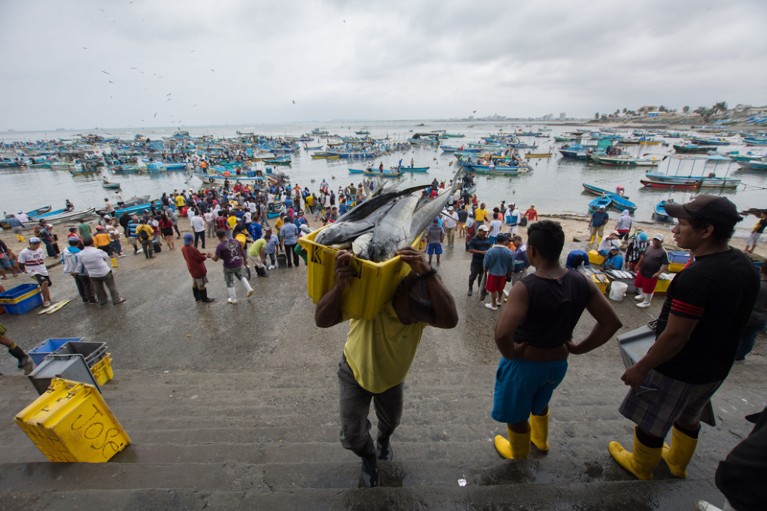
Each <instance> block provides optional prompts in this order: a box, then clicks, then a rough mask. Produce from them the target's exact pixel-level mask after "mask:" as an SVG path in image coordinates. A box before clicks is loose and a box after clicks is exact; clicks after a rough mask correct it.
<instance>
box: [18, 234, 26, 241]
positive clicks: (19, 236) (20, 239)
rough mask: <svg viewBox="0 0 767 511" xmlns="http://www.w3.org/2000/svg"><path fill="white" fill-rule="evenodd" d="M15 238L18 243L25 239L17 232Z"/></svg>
mask: <svg viewBox="0 0 767 511" xmlns="http://www.w3.org/2000/svg"><path fill="white" fill-rule="evenodd" d="M16 239H17V240H18V241H19V243H24V242H25V241H27V240H26V238H24V236H22V235H21V234H17V235H16Z"/></svg>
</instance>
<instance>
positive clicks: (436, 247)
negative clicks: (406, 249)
mask: <svg viewBox="0 0 767 511" xmlns="http://www.w3.org/2000/svg"><path fill="white" fill-rule="evenodd" d="M426 253H427V254H428V255H432V254H437V255H440V254H441V253H442V243H429V246H428V247H426Z"/></svg>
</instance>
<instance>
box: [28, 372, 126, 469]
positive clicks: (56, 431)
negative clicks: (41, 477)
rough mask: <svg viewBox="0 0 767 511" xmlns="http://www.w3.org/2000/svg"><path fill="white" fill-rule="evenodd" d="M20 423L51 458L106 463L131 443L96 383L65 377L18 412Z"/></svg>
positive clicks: (54, 459) (38, 446)
mask: <svg viewBox="0 0 767 511" xmlns="http://www.w3.org/2000/svg"><path fill="white" fill-rule="evenodd" d="M16 424H18V426H19V427H20V428H21V430H22V431H24V433H26V434H27V436H28V437H29V438H30V439H31V440H32V442H34V444H35V445H36V446H37V448H38V449H40V451H41V452H42V453H43V454H44V455H45V456H46V457H47V458H48V459H49V460H50V461H58V462H87V463H103V462H106V461H109V460H110V459H111V458H112V456H114V455H115V454H117V453H118V452H120V451H122V450H123V449H124V448H125V446H127V445H128V444H130V438H129V437H128V434H127V433H126V432H125V430H124V429H123V427H122V426H121V425H120V423H119V422H118V421H117V419H116V418H115V416H114V415H113V414H112V410H110V409H109V406H107V404H106V402H105V401H104V398H103V397H101V393H99V391H98V390H97V389H96V387H94V386H93V385H87V384H85V383H77V382H73V381H69V380H63V379H61V378H54V379H53V380H52V381H51V386H50V387H48V390H47V391H46V392H45V393H44V394H42V395H41V396H40V397H38V398H37V399H35V400H34V401H33V402H32V403H30V405H29V406H27V407H26V408H25V409H24V410H22V411H21V412H19V413H18V415H16Z"/></svg>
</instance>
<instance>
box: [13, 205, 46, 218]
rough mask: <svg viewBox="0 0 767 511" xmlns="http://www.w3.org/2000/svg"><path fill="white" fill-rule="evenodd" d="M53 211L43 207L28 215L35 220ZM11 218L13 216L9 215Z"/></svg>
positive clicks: (28, 212) (29, 212)
mask: <svg viewBox="0 0 767 511" xmlns="http://www.w3.org/2000/svg"><path fill="white" fill-rule="evenodd" d="M50 210H51V207H50V206H43V207H42V208H37V209H33V210H32V211H27V213H26V215H27V216H28V217H29V218H35V217H37V216H40V215H44V214H45V213H48V212H49V211H50ZM8 216H11V215H8Z"/></svg>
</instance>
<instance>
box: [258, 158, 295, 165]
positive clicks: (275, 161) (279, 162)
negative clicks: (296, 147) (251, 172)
mask: <svg viewBox="0 0 767 511" xmlns="http://www.w3.org/2000/svg"><path fill="white" fill-rule="evenodd" d="M264 163H268V164H270V165H290V164H291V163H292V161H291V159H290V156H277V157H276V158H268V159H265V160H264Z"/></svg>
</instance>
